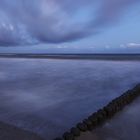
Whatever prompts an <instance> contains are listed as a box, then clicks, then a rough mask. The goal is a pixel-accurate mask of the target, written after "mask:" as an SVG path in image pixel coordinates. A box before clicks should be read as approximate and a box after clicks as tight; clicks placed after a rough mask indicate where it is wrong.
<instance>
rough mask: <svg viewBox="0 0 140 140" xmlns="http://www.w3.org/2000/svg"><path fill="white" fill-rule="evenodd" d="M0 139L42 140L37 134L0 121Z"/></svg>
mask: <svg viewBox="0 0 140 140" xmlns="http://www.w3.org/2000/svg"><path fill="white" fill-rule="evenodd" d="M0 140H43V139H42V138H41V137H40V136H38V135H37V134H34V133H32V132H28V131H25V130H22V129H20V128H17V127H15V126H12V125H9V124H6V123H3V122H0Z"/></svg>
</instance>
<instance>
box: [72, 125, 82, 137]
mask: <svg viewBox="0 0 140 140" xmlns="http://www.w3.org/2000/svg"><path fill="white" fill-rule="evenodd" d="M71 133H72V134H73V135H74V136H76V137H78V136H80V133H81V132H80V130H79V128H76V127H73V128H71Z"/></svg>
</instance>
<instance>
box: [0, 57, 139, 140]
mask: <svg viewBox="0 0 140 140" xmlns="http://www.w3.org/2000/svg"><path fill="white" fill-rule="evenodd" d="M139 69H140V62H139V60H137V61H130V60H128V61H120V60H115V61H113V60H109V61H108V60H93V59H92V60H89V59H88V60H79V59H78V60H77V59H39V58H38V59H35V58H32V59H28V58H20V59H18V58H10V59H9V58H0V90H1V92H0V121H1V122H4V123H6V124H10V125H14V126H16V127H18V128H20V129H22V130H26V131H29V132H33V133H35V134H37V135H40V137H42V138H44V139H46V140H49V139H50V140H51V139H54V138H55V137H59V136H61V135H62V134H63V133H64V132H65V131H67V130H69V129H70V128H71V127H73V126H75V124H77V123H78V122H79V121H81V120H83V119H84V118H86V117H88V116H89V115H90V114H91V113H93V112H95V111H96V110H98V109H99V108H101V107H103V106H104V105H106V104H107V103H108V102H109V101H110V100H112V99H114V98H116V97H118V96H119V95H121V94H122V93H124V92H125V91H127V90H128V89H131V88H133V87H134V86H135V85H136V84H137V83H139V82H140V78H139V77H140V72H139ZM98 134H100V133H99V132H97V135H98Z"/></svg>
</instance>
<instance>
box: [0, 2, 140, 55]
mask: <svg viewBox="0 0 140 140" xmlns="http://www.w3.org/2000/svg"><path fill="white" fill-rule="evenodd" d="M139 26H140V0H76V1H74V0H0V52H74V51H77V52H88V51H89V52H91V51H92V52H114V51H116V52H122V51H123V52H138V51H139V52H140V37H139V36H140V27H139Z"/></svg>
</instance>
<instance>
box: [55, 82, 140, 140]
mask: <svg viewBox="0 0 140 140" xmlns="http://www.w3.org/2000/svg"><path fill="white" fill-rule="evenodd" d="M139 96H140V84H138V85H136V86H135V87H134V88H133V89H131V90H128V91H127V92H125V93H123V94H122V95H121V96H119V97H117V98H115V99H113V100H112V101H111V102H109V103H108V104H107V105H106V106H104V107H103V108H101V109H99V110H98V111H96V112H94V113H93V114H92V115H90V116H89V117H88V118H86V119H84V120H83V121H81V122H79V123H77V124H76V126H75V127H72V128H71V129H70V130H69V131H68V132H65V133H64V134H63V136H62V137H60V138H55V139H54V140H75V138H77V137H80V136H81V134H82V133H83V132H87V131H93V130H94V129H96V128H97V127H100V126H101V125H103V124H104V123H105V122H106V121H107V120H109V119H111V118H112V117H113V116H114V115H115V114H116V113H117V112H119V111H121V110H122V109H123V108H124V107H125V106H127V105H128V104H130V103H132V102H133V101H134V100H135V99H136V98H137V97H139Z"/></svg>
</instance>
